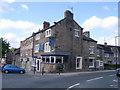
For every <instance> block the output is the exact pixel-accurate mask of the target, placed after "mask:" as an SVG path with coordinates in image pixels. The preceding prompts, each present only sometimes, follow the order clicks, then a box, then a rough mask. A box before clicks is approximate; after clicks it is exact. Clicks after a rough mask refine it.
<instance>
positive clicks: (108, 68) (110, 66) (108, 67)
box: [104, 64, 120, 70]
mask: <svg viewBox="0 0 120 90" xmlns="http://www.w3.org/2000/svg"><path fill="white" fill-rule="evenodd" d="M117 67H120V64H119V65H117ZM104 69H107V70H114V69H116V64H104Z"/></svg>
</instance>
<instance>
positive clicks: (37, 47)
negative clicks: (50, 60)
mask: <svg viewBox="0 0 120 90" xmlns="http://www.w3.org/2000/svg"><path fill="white" fill-rule="evenodd" d="M34 52H35V53H37V52H39V44H37V45H35V48H34Z"/></svg>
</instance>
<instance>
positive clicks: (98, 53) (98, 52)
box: [97, 49, 100, 57]
mask: <svg viewBox="0 0 120 90" xmlns="http://www.w3.org/2000/svg"><path fill="white" fill-rule="evenodd" d="M97 57H100V50H99V49H97Z"/></svg>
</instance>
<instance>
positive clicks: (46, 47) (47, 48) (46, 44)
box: [44, 42, 51, 52]
mask: <svg viewBox="0 0 120 90" xmlns="http://www.w3.org/2000/svg"><path fill="white" fill-rule="evenodd" d="M50 50H51V47H50V45H49V42H46V43H45V45H44V52H50Z"/></svg>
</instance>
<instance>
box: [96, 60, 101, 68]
mask: <svg viewBox="0 0 120 90" xmlns="http://www.w3.org/2000/svg"><path fill="white" fill-rule="evenodd" d="M99 67H100V60H96V68H99Z"/></svg>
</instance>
